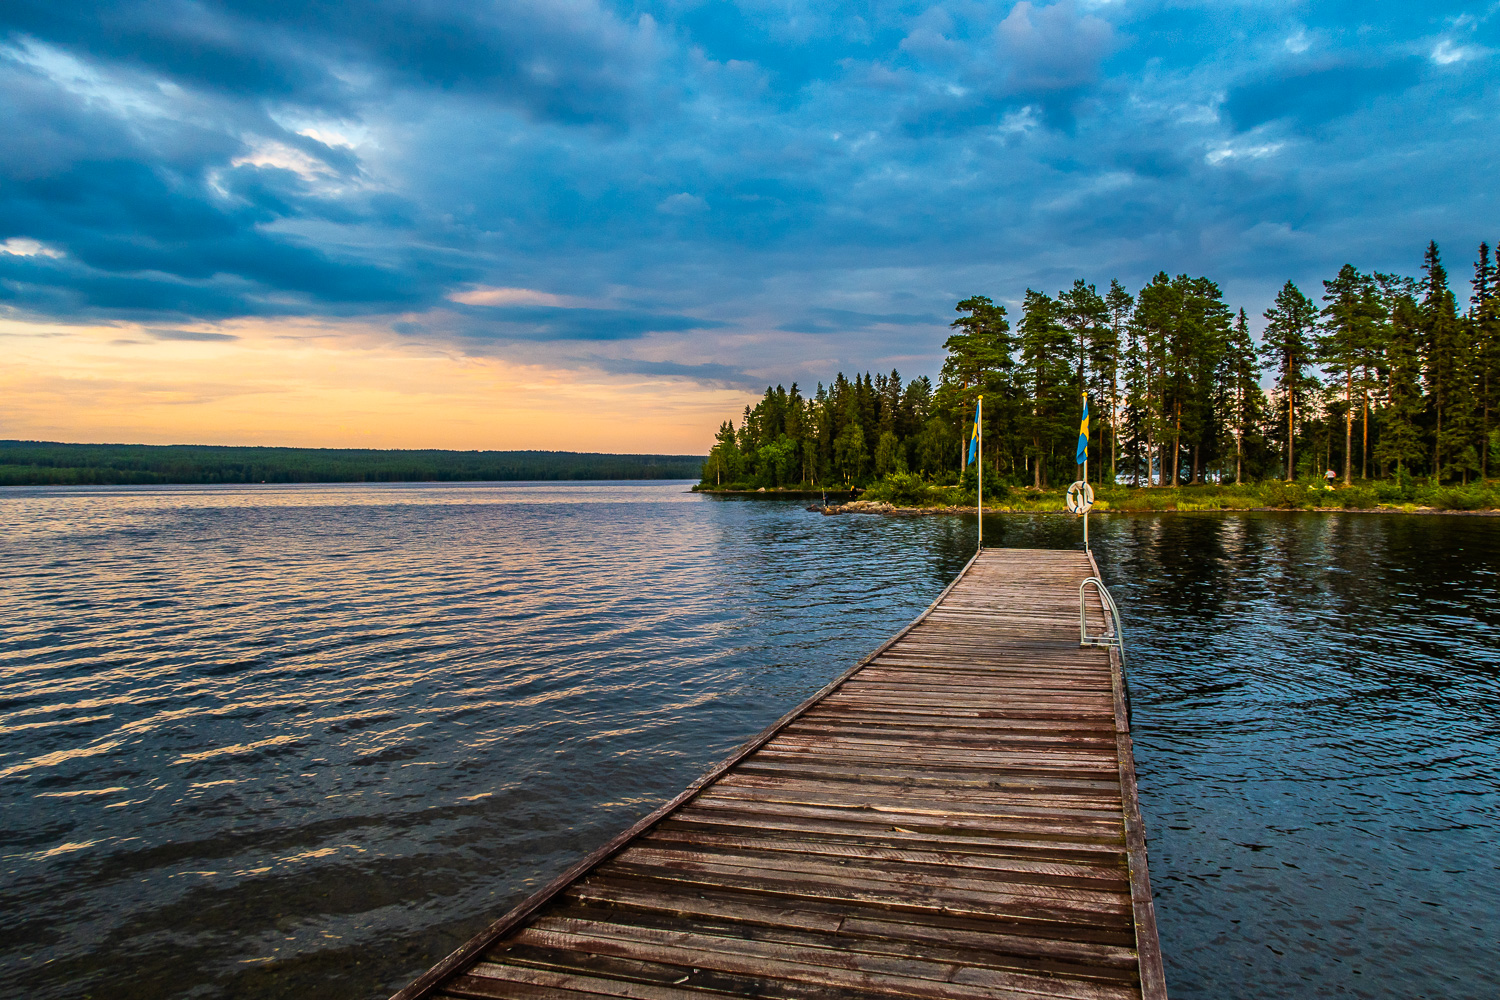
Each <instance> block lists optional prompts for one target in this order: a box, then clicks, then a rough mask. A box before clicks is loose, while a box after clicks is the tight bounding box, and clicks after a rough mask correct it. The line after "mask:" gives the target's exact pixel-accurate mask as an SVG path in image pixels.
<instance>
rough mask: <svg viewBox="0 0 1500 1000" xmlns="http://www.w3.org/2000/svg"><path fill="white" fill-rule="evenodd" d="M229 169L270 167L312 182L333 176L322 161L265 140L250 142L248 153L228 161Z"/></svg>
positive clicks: (286, 146)
mask: <svg viewBox="0 0 1500 1000" xmlns="http://www.w3.org/2000/svg"><path fill="white" fill-rule="evenodd" d="M229 165H230V166H231V167H242V166H247V165H248V166H252V167H272V168H276V169H280V170H290V171H291V172H292V173H294V174H296V175H297V176H298V177H301V178H302V179H303V180H305V181H309V182H313V181H319V180H323V179H325V178H329V177H333V176H335V174H334V171H333V168H331V167H330V166H328V164H326V163H324V162H323V161H322V160H319V159H317V158H315V157H312V156H308V155H307V154H306V153H304V152H302V150H300V149H293V148H292V147H291V146H288V145H286V144H285V143H280V142H273V141H267V140H260V141H253V140H252V142H251V149H250V152H249V153H248V154H247V155H245V156H237V157H235V158H234V159H233V160H230V161H229Z"/></svg>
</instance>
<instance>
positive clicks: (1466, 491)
mask: <svg viewBox="0 0 1500 1000" xmlns="http://www.w3.org/2000/svg"><path fill="white" fill-rule="evenodd" d="M1425 492H1426V495H1425V496H1424V497H1422V498H1421V499H1422V500H1423V501H1425V505H1426V506H1428V507H1433V508H1436V509H1437V510H1488V509H1490V508H1492V507H1494V506H1495V505H1496V503H1497V502H1500V497H1497V496H1496V495H1495V493H1494V491H1492V490H1490V489H1489V488H1488V487H1486V486H1485V485H1484V484H1483V483H1481V484H1479V485H1477V486H1437V487H1433V488H1431V489H1429V490H1427V491H1425Z"/></svg>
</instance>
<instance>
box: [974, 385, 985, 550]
mask: <svg viewBox="0 0 1500 1000" xmlns="http://www.w3.org/2000/svg"><path fill="white" fill-rule="evenodd" d="M974 425H975V430H974V433H975V435H976V437H977V438H978V440H979V457H978V459H977V461H978V462H979V499H978V501H977V502H976V503H975V506H974V509H975V510H977V511H978V512H979V546H978V547H979V548H981V549H982V548H984V397H983V396H980V397H979V409H978V410H977V411H975V414H974Z"/></svg>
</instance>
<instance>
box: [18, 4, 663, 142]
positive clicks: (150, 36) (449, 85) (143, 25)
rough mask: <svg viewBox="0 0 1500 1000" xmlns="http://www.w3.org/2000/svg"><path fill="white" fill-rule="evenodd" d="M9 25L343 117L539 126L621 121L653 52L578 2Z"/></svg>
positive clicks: (136, 13) (274, 7)
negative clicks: (458, 116) (463, 97)
mask: <svg viewBox="0 0 1500 1000" xmlns="http://www.w3.org/2000/svg"><path fill="white" fill-rule="evenodd" d="M6 20H7V22H8V27H9V28H10V30H11V33H12V34H13V35H19V36H26V37H31V38H37V39H41V40H43V41H47V42H50V43H53V44H57V45H60V46H64V47H67V48H69V49H72V50H77V51H83V52H88V53H90V54H93V55H97V56H102V57H105V58H108V59H111V60H115V61H118V62H120V63H123V64H125V65H129V66H135V67H139V68H141V69H144V70H149V71H151V72H155V73H160V74H164V75H166V76H168V77H170V78H171V79H173V80H176V81H179V82H181V83H182V84H184V85H193V86H199V87H204V88H208V89H211V90H215V91H219V92H221V93H225V94H232V95H237V94H246V93H248V94H253V95H256V96H259V97H266V98H280V99H287V100H293V101H297V102H299V103H306V104H313V105H318V106H322V107H332V108H342V109H347V108H352V107H355V106H357V105H359V104H362V103H363V101H364V100H365V99H366V97H367V94H366V93H365V91H366V89H367V88H368V87H369V86H370V85H371V83H372V82H373V83H375V84H376V85H377V86H380V87H383V88H399V87H402V86H426V87H432V88H438V89H446V90H459V91H466V92H470V93H476V94H482V95H487V96H490V97H492V98H494V99H495V100H496V101H499V102H504V103H508V104H512V105H514V106H516V107H520V108H523V109H525V110H526V111H527V112H528V113H530V114H533V115H536V116H537V117H540V118H558V119H562V120H567V121H592V120H606V121H618V120H621V119H623V118H624V117H626V116H627V114H628V112H629V106H630V103H631V101H632V100H633V99H634V97H635V95H636V94H637V90H638V87H639V86H640V84H641V83H642V76H643V74H644V73H646V72H647V71H648V70H649V68H650V65H649V59H650V55H651V51H650V50H651V45H650V34H649V32H648V33H645V34H643V33H641V32H639V31H632V30H631V28H630V27H629V26H627V25H626V24H624V23H623V22H621V21H620V20H618V19H617V18H615V17H612V16H611V15H609V14H608V13H606V12H605V11H603V10H600V9H598V8H595V7H593V6H592V5H590V4H587V3H578V4H571V3H550V4H549V3H535V2H527V0H469V2H464V0H448V2H445V3H429V2H425V0H362V2H360V3H358V4H349V3H329V2H310V3H309V2H302V3H297V2H267V3H255V2H249V0H240V2H235V0H219V2H213V0H112V2H111V0H102V2H98V0H96V2H92V3H89V2H78V3H67V4H57V3H49V2H35V0H17V2H14V3H12V4H10V5H8V11H7V14H6ZM360 77H365V78H366V79H365V80H360V79H359V78H360Z"/></svg>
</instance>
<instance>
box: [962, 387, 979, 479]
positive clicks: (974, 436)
mask: <svg viewBox="0 0 1500 1000" xmlns="http://www.w3.org/2000/svg"><path fill="white" fill-rule="evenodd" d="M978 454H979V401H978V400H975V402H974V429H973V430H971V431H970V432H969V457H968V458H967V459H966V460H965V464H970V465H972V464H973V462H974V459H975V457H976V456H977V455H978Z"/></svg>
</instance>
